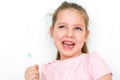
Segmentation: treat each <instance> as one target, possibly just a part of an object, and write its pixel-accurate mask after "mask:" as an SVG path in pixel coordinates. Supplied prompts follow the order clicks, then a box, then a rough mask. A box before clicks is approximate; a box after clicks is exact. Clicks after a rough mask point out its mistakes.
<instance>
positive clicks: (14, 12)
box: [0, 0, 120, 80]
mask: <svg viewBox="0 0 120 80" xmlns="http://www.w3.org/2000/svg"><path fill="white" fill-rule="evenodd" d="M63 1H64V0H51V1H50V0H42V1H40V0H0V80H24V71H25V69H26V68H27V67H28V66H30V65H34V64H39V65H40V66H41V65H42V64H43V63H47V62H49V61H52V60H54V59H55V56H56V49H55V47H54V45H53V42H52V39H51V38H50V36H49V26H50V24H51V22H50V21H51V20H50V19H51V14H52V13H53V12H54V10H55V9H56V8H57V7H58V6H59V5H60V4H61V3H62V2H63ZM68 1H72V2H77V3H78V4H80V5H82V6H83V7H84V8H85V9H86V10H87V12H88V15H89V17H90V25H89V30H90V36H89V40H88V47H89V51H90V52H91V51H97V52H98V53H99V54H100V55H101V56H102V57H103V59H104V60H105V61H106V63H107V64H108V66H109V67H110V69H111V71H112V72H113V80H119V79H120V58H119V57H120V36H119V34H120V32H119V30H120V9H119V8H120V5H119V3H120V1H119V0H68Z"/></svg>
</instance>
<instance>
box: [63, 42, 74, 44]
mask: <svg viewBox="0 0 120 80" xmlns="http://www.w3.org/2000/svg"><path fill="white" fill-rule="evenodd" d="M64 43H65V44H73V43H72V42H64Z"/></svg>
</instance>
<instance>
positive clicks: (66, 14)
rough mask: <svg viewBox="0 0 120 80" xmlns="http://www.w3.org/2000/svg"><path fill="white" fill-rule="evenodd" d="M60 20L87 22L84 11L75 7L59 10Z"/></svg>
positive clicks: (58, 18) (58, 19) (58, 17)
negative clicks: (83, 14)
mask: <svg viewBox="0 0 120 80" xmlns="http://www.w3.org/2000/svg"><path fill="white" fill-rule="evenodd" d="M59 21H63V22H69V23H82V24H85V20H84V17H83V16H82V13H81V12H80V11H79V10H77V9H73V8H70V9H64V10H61V11H59V13H58V14H57V22H59Z"/></svg>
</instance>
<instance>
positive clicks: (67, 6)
mask: <svg viewBox="0 0 120 80" xmlns="http://www.w3.org/2000/svg"><path fill="white" fill-rule="evenodd" d="M71 8H72V9H76V10H78V11H79V12H80V13H81V15H82V16H83V18H84V19H85V26H86V27H85V28H86V30H88V28H87V26H88V22H89V17H88V15H87V12H86V11H85V9H84V8H83V7H82V6H80V5H78V4H76V3H68V2H66V1H65V2H63V3H62V4H61V5H60V6H59V7H58V8H57V9H56V11H55V12H54V14H53V16H52V26H53V27H54V24H55V22H56V20H57V15H58V13H59V12H60V11H62V10H65V9H71ZM81 52H82V53H88V48H87V44H86V42H85V43H84V45H83V47H82V49H81ZM56 59H57V60H59V59H60V53H59V51H58V53H57V57H56Z"/></svg>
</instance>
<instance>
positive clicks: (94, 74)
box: [90, 53, 111, 80]
mask: <svg viewBox="0 0 120 80" xmlns="http://www.w3.org/2000/svg"><path fill="white" fill-rule="evenodd" d="M90 66H91V67H90V69H91V70H90V71H91V72H90V75H91V78H92V80H98V79H99V78H101V77H102V76H104V75H106V74H108V73H111V71H110V69H109V68H108V66H107V65H106V63H105V61H104V60H103V59H102V58H101V56H99V55H98V54H97V53H91V54H90Z"/></svg>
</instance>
